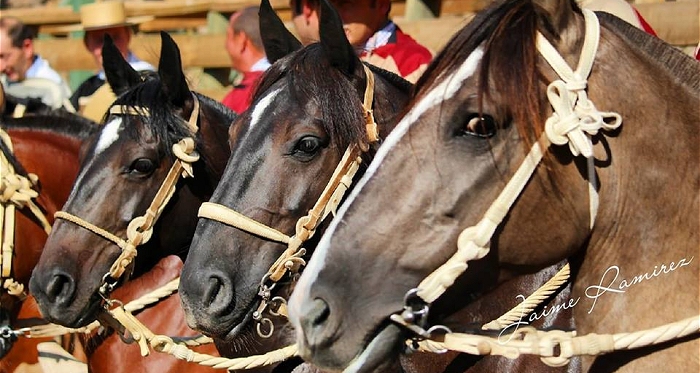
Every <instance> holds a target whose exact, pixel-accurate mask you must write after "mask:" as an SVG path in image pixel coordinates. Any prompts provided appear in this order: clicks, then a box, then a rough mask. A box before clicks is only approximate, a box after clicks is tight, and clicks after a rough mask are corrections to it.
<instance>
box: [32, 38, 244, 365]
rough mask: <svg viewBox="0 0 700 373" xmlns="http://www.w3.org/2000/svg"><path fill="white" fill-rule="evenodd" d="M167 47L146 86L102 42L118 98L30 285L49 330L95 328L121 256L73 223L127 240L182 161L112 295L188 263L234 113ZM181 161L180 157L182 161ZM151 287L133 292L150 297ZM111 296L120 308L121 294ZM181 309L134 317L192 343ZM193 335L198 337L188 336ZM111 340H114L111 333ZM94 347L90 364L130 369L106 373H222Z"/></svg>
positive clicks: (134, 351)
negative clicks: (105, 362) (192, 79)
mask: <svg viewBox="0 0 700 373" xmlns="http://www.w3.org/2000/svg"><path fill="white" fill-rule="evenodd" d="M161 38H162V49H161V50H162V52H161V56H160V64H159V66H160V70H159V71H158V74H157V76H148V77H142V76H140V75H139V74H138V73H137V72H136V71H134V70H133V69H132V68H131V67H130V66H129V64H128V63H126V61H124V59H123V57H122V56H121V54H120V53H119V51H118V50H117V48H116V47H115V46H114V44H113V42H112V41H111V39H108V40H106V41H105V45H104V49H103V56H104V61H105V73H106V75H107V80H108V82H109V84H110V85H111V87H112V88H113V89H114V90H115V93H117V94H118V98H117V99H116V101H115V102H114V103H113V104H112V106H111V109H110V110H109V111H108V113H107V114H106V116H105V120H104V123H105V124H104V125H103V126H102V127H101V128H100V131H99V132H98V133H97V134H96V136H95V138H94V141H92V142H91V143H90V144H88V145H89V146H88V148H87V150H86V154H85V157H84V159H83V161H82V163H81V168H80V173H79V175H78V177H77V179H76V181H75V183H74V184H73V189H72V192H71V194H70V197H69V198H68V201H67V202H66V204H65V205H64V207H63V213H62V214H61V215H59V217H61V219H59V220H57V221H56V223H55V224H54V228H53V231H52V232H51V235H50V236H49V238H48V241H47V243H46V246H45V248H44V252H43V253H42V255H41V258H40V260H39V263H38V265H37V267H36V270H35V271H34V273H33V276H32V278H31V281H30V290H31V293H32V295H33V296H34V297H35V298H36V300H37V303H38V305H39V308H40V310H41V313H42V314H43V315H44V317H45V318H46V319H48V320H49V321H51V322H55V323H57V324H61V325H64V326H69V327H81V326H84V325H87V324H89V323H90V322H92V321H93V320H95V318H96V315H97V314H98V313H99V312H98V311H100V310H101V309H102V299H101V297H102V296H104V297H108V296H110V294H109V293H110V291H109V290H107V291H105V292H101V294H100V295H98V292H100V289H99V288H100V287H101V286H102V284H103V279H104V278H106V276H105V274H106V273H111V271H110V266H111V265H112V263H113V262H114V261H115V259H116V258H117V257H118V256H119V255H120V248H119V247H118V246H117V244H115V242H111V241H109V240H107V239H105V238H104V237H103V236H100V235H97V234H95V233H93V231H91V230H88V229H86V228H85V227H86V223H83V224H81V225H79V224H78V223H75V221H74V219H73V218H75V217H78V218H79V219H81V220H82V221H83V222H85V221H86V222H89V223H88V224H91V225H93V226H96V227H101V229H104V230H105V231H108V232H110V233H111V234H112V235H114V236H117V237H126V236H127V226H128V224H129V222H130V221H131V220H132V219H134V218H135V217H137V216H140V215H141V214H143V213H144V211H146V209H147V208H148V207H149V204H150V203H151V201H152V200H153V199H154V196H155V195H156V194H157V191H158V189H159V187H160V186H161V184H163V182H164V179H165V178H166V174H167V173H168V170H169V169H170V168H171V166H172V165H173V163H175V162H176V159H178V160H179V159H185V160H190V161H192V163H191V165H192V169H191V170H187V167H184V169H185V171H186V172H191V173H192V175H193V176H194V177H191V178H186V179H183V178H180V179H179V180H178V179H175V181H177V184H176V185H175V191H174V194H173V196H172V199H171V201H170V202H169V203H168V204H167V205H165V206H164V208H163V209H162V211H157V212H156V215H157V214H158V213H160V217H159V218H158V219H157V220H156V223H155V226H154V227H153V235H152V237H151V238H150V240H149V241H148V242H147V243H145V244H143V245H141V246H138V257H137V258H134V260H133V261H132V262H131V264H129V265H128V267H127V268H126V271H125V274H124V275H123V276H121V277H118V278H113V277H112V278H110V281H111V282H110V287H113V286H117V287H118V285H120V284H122V283H123V282H124V281H126V280H127V277H128V278H129V279H138V278H139V277H140V276H142V275H144V274H145V273H147V272H148V271H150V270H152V269H153V268H154V265H155V264H156V263H157V262H159V261H160V260H161V259H163V258H165V257H168V256H170V255H177V256H179V257H180V260H184V258H185V257H186V254H187V249H188V248H189V244H190V240H191V237H192V235H193V233H194V229H195V225H196V223H197V217H196V213H195V212H196V209H197V207H198V206H199V205H200V204H201V203H202V202H203V201H205V200H207V199H208V198H209V197H210V195H211V193H212V192H213V190H214V187H215V186H216V183H217V182H218V180H219V178H220V176H221V173H222V171H223V168H224V165H225V162H226V159H228V155H229V148H228V144H227V142H226V140H227V137H226V133H227V130H228V127H229V124H230V123H231V122H232V121H233V120H234V119H235V114H234V113H233V112H231V111H230V110H228V109H227V108H226V107H224V106H223V105H221V104H220V103H218V102H216V101H214V100H212V99H210V98H207V97H205V96H202V95H200V94H197V93H193V92H190V90H189V88H188V86H187V82H186V81H185V77H184V74H183V72H182V66H181V60H180V53H179V50H178V47H177V45H176V44H175V43H174V41H173V40H172V38H171V37H170V36H169V35H167V34H165V33H161ZM188 119H189V122H188ZM183 138H194V146H195V151H196V152H197V153H198V154H199V159H198V160H195V159H196V157H194V154H192V153H190V156H187V155H182V154H179V153H178V151H179V150H181V148H176V149H173V145H174V144H178V143H179V142H180V141H181V140H182V139H183ZM186 142H187V141H185V143H186ZM190 150H191V149H190ZM176 153H177V154H178V155H179V156H180V157H182V158H176ZM179 175H180V173H179V172H178V173H176V174H175V176H176V177H177V176H179ZM149 211H151V210H150V209H149ZM72 217H73V218H72ZM168 279H170V278H168ZM139 281H140V282H143V281H141V280H139ZM147 283H151V285H154V284H153V283H152V282H147ZM129 284H130V285H129V286H132V287H133V286H135V285H133V284H132V283H129ZM155 287H156V286H153V287H152V288H144V289H137V290H140V292H144V291H151V290H155ZM110 290H111V289H110ZM114 296H115V297H117V299H119V298H118V296H119V295H118V294H117V293H115V294H114ZM134 296H135V294H134ZM127 300H128V299H124V302H126V301H127ZM180 309H181V307H180V301H179V298H178V296H177V294H175V295H173V296H171V297H170V298H168V299H167V300H165V301H163V302H160V303H158V304H156V305H155V306H152V307H151V308H149V309H148V310H146V311H144V312H143V313H141V314H138V315H137V318H139V320H141V321H142V322H143V323H144V324H145V325H146V326H150V327H151V328H152V330H153V331H154V332H156V333H158V334H164V335H169V336H187V335H184V334H183V333H185V331H188V329H187V325H186V323H185V321H184V315H183V314H182V311H181V310H180ZM188 333H189V335H193V334H195V332H194V331H192V330H189V332H188ZM111 338H112V339H116V340H117V341H118V337H117V336H116V335H114V334H112V337H111ZM98 342H99V339H91V342H87V343H86V348H87V350H88V351H87V353H88V359H89V360H92V361H95V360H94V359H92V356H96V354H101V355H100V356H105V357H109V356H112V357H113V358H114V357H115V356H116V357H118V359H119V360H120V361H123V362H126V363H127V364H112V366H107V367H106V368H105V369H107V370H108V371H110V372H116V371H123V372H135V371H136V372H151V371H163V372H178V371H188V372H189V371H192V372H195V371H197V372H199V371H202V372H204V371H206V372H214V371H216V370H215V369H212V368H207V367H203V366H197V365H194V364H191V363H187V362H184V361H181V360H177V359H176V358H175V357H172V356H169V355H165V354H159V353H152V354H151V356H148V357H147V358H141V356H140V352H139V348H138V347H137V346H136V345H125V344H122V347H124V348H121V349H119V351H121V352H120V353H118V354H115V353H108V352H104V351H108V350H109V349H110V348H111V347H107V346H105V345H104V343H98ZM118 342H119V341H118ZM101 351H102V352H101ZM111 351H113V350H111ZM199 352H207V353H209V354H213V353H215V352H216V350H215V347H214V346H213V345H209V346H207V347H206V350H205V351H202V350H199ZM242 353H245V351H244V352H242ZM154 354H155V355H154ZM100 360H102V359H100ZM91 365H92V362H91ZM93 369H95V368H93Z"/></svg>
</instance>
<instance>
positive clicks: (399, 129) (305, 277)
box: [289, 47, 484, 328]
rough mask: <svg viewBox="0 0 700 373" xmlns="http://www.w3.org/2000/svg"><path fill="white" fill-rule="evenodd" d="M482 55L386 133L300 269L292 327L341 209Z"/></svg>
mask: <svg viewBox="0 0 700 373" xmlns="http://www.w3.org/2000/svg"><path fill="white" fill-rule="evenodd" d="M483 55H484V50H483V48H481V47H479V48H477V49H476V50H474V52H473V53H472V54H471V55H469V57H468V58H467V59H466V60H465V61H464V63H463V64H462V66H460V68H459V69H458V70H457V71H455V72H453V73H452V74H450V76H448V77H447V78H446V79H445V80H443V81H442V82H441V83H440V84H438V85H437V86H436V87H435V88H433V89H432V90H431V91H430V92H429V93H428V94H427V95H425V96H424V97H423V99H421V100H420V101H419V102H418V103H417V104H416V105H415V106H414V107H413V108H412V109H411V110H410V111H409V112H408V114H406V115H405V116H404V117H403V118H402V119H401V121H400V122H399V124H398V125H397V126H396V128H394V130H393V131H392V132H391V133H390V134H389V136H387V138H386V140H385V141H384V143H383V144H382V146H381V147H379V149H378V150H377V154H376V155H375V157H374V159H373V160H372V163H370V165H369V167H368V168H367V171H366V172H365V174H364V175H363V176H362V178H361V179H360V181H358V183H357V186H355V188H354V189H353V190H352V193H350V195H349V196H348V198H347V200H346V201H345V203H343V204H342V206H340V209H339V210H338V213H337V214H336V216H335V218H333V220H332V221H331V224H330V225H329V227H328V229H327V230H326V232H325V233H324V234H323V236H322V238H321V240H320V242H319V243H318V245H317V246H316V250H314V254H313V255H312V256H311V260H310V261H309V263H308V265H307V266H306V268H305V269H304V272H303V274H302V276H301V278H300V279H299V281H298V282H297V285H296V287H295V288H294V292H293V294H292V299H290V300H291V302H290V304H289V305H290V307H289V315H290V320H291V321H292V322H293V324H294V326H295V327H297V328H299V325H298V324H295V322H296V317H293V315H294V314H295V313H297V312H298V311H299V309H298V308H297V307H298V306H300V305H301V299H305V298H308V297H309V294H310V290H311V286H312V285H313V283H314V282H315V281H316V278H317V277H318V273H319V272H320V270H321V269H322V268H323V267H324V266H325V261H326V256H327V253H328V250H329V248H330V241H331V236H332V235H333V232H334V231H335V229H336V228H337V227H338V224H339V223H340V222H341V221H342V220H343V218H344V215H345V212H346V211H347V210H348V207H349V206H350V204H351V203H352V202H353V201H354V200H355V198H356V197H357V195H358V194H359V193H360V191H361V190H362V188H363V187H364V186H365V185H366V184H367V182H368V181H369V179H370V178H371V177H372V176H373V175H374V173H375V172H376V171H377V169H378V168H379V165H380V164H381V163H382V162H383V161H384V159H385V158H386V156H387V155H388V154H389V152H390V151H391V149H392V148H393V147H394V146H396V144H397V143H398V142H399V141H400V140H401V138H403V136H404V135H405V134H406V133H407V132H408V129H409V128H410V127H411V125H413V123H415V122H416V121H417V120H418V118H420V117H421V115H423V114H424V113H425V112H426V111H428V109H430V108H432V107H434V106H436V105H438V104H440V103H442V102H443V101H445V100H448V99H450V98H452V97H454V95H455V94H457V92H458V91H459V88H461V86H462V83H463V82H464V81H465V80H466V79H467V78H469V77H471V76H472V75H474V72H475V71H476V68H477V66H478V65H479V63H480V62H481V58H482V57H483Z"/></svg>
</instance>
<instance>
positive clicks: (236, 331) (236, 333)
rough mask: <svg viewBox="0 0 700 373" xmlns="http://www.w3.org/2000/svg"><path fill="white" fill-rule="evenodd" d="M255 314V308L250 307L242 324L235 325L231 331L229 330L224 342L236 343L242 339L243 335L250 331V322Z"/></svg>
mask: <svg viewBox="0 0 700 373" xmlns="http://www.w3.org/2000/svg"><path fill="white" fill-rule="evenodd" d="M254 312H255V308H253V307H250V308H249V309H248V312H247V313H246V314H245V316H243V319H242V320H241V321H240V322H238V323H236V324H234V326H233V327H232V328H231V330H229V331H228V333H226V335H225V336H224V341H234V340H236V339H238V338H240V337H241V335H242V334H243V333H245V332H246V331H248V330H250V322H251V320H253V313H254Z"/></svg>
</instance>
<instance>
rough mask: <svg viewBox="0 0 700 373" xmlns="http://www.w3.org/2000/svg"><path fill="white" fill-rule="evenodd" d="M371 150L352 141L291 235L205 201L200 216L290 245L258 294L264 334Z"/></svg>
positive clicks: (370, 124)
mask: <svg viewBox="0 0 700 373" xmlns="http://www.w3.org/2000/svg"><path fill="white" fill-rule="evenodd" d="M362 67H363V68H364V72H365V75H366V76H367V85H366V86H365V93H364V100H363V102H362V107H363V109H364V118H365V125H366V131H367V135H368V139H369V142H370V143H374V142H376V141H378V140H379V135H378V132H377V123H376V122H375V120H374V113H373V110H372V105H373V99H374V75H373V73H372V71H371V70H370V69H369V68H368V67H367V66H366V65H364V64H363V65H362ZM368 149H369V144H351V145H350V146H348V148H347V149H346V150H345V153H344V154H343V157H342V159H341V160H340V162H339V163H338V166H336V168H335V171H333V175H332V176H331V178H330V180H329V181H328V184H326V187H325V188H324V190H323V192H322V193H321V195H320V197H319V198H318V200H317V201H316V203H315V204H314V207H313V208H311V210H309V212H308V214H307V215H306V216H303V217H301V218H300V219H299V220H297V223H296V230H295V233H294V235H293V236H291V237H290V236H288V235H286V234H284V233H282V232H280V231H278V230H276V229H274V228H272V227H269V226H267V225H265V224H263V223H260V222H258V221H256V220H254V219H252V218H249V217H247V216H245V215H243V214H241V213H239V212H237V211H235V210H233V209H231V208H229V207H227V206H223V205H221V204H218V203H213V202H204V203H202V206H201V207H200V208H199V217H200V218H206V219H211V220H215V221H218V222H220V223H223V224H226V225H229V226H232V227H235V228H238V229H240V230H242V231H245V232H248V233H250V234H253V235H255V236H259V237H262V238H265V239H267V240H270V241H274V242H279V243H281V244H285V245H287V249H286V250H285V251H284V253H282V255H281V256H280V257H279V258H277V260H276V261H275V262H274V263H273V264H272V266H271V267H270V269H269V270H268V271H267V274H265V276H264V277H263V278H262V280H261V281H260V288H259V291H258V295H259V296H260V298H261V301H260V304H259V305H258V308H257V309H256V311H255V312H254V313H253V320H255V322H256V323H257V327H256V328H257V332H258V334H259V335H260V336H261V337H263V338H268V337H270V336H271V335H272V333H273V332H274V326H273V323H272V320H270V319H269V318H267V317H263V313H264V312H265V311H266V310H267V311H268V312H270V314H271V315H273V316H280V315H281V316H284V317H286V314H287V312H286V300H285V299H284V298H283V297H280V296H276V297H272V291H273V290H274V288H275V286H276V285H277V282H279V281H280V280H281V279H282V277H283V276H284V275H285V274H286V273H287V272H289V273H290V275H294V274H298V272H299V271H300V268H301V267H302V266H304V265H305V264H306V261H305V260H304V258H303V257H304V255H305V254H306V249H304V248H302V247H301V246H302V245H303V244H304V242H306V241H307V240H309V239H310V238H311V237H312V236H313V235H314V233H315V232H316V228H318V225H319V224H320V223H321V222H322V221H323V220H324V219H325V218H326V217H327V216H328V215H329V214H330V213H333V214H334V215H335V211H336V209H337V207H338V205H339V204H340V201H341V200H342V198H343V195H344V194H345V192H346V191H347V190H348V188H349V187H350V185H351V184H352V179H353V177H354V176H355V173H356V172H357V170H358V168H359V166H360V164H361V163H362V158H361V154H362V153H363V152H365V151H367V150H368ZM263 328H265V329H266V331H265V330H263Z"/></svg>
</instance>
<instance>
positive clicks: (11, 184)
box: [0, 129, 51, 298]
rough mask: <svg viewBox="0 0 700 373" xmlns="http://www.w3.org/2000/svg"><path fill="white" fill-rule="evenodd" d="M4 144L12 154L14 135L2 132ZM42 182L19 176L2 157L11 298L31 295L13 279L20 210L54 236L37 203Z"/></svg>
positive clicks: (5, 282)
mask: <svg viewBox="0 0 700 373" xmlns="http://www.w3.org/2000/svg"><path fill="white" fill-rule="evenodd" d="M0 141H3V142H4V143H5V144H6V145H7V148H8V149H9V150H10V151H12V150H13V149H12V139H11V138H10V135H9V134H8V133H7V132H5V131H4V130H2V129H0ZM38 182H39V178H38V177H37V176H36V175H35V174H29V175H28V177H24V176H22V175H18V174H17V173H16V172H15V169H14V168H13V167H12V164H11V163H10V161H9V160H8V159H7V158H6V157H5V156H4V154H3V155H2V156H0V233H1V235H0V246H1V247H2V251H1V252H0V281H2V287H3V288H4V289H6V290H7V292H8V293H9V294H10V295H13V296H16V297H20V298H24V297H26V295H27V294H26V292H25V291H24V285H23V284H21V283H19V282H17V281H16V280H15V279H14V278H12V257H13V256H14V246H15V211H16V208H17V207H19V208H25V207H26V208H28V209H29V211H30V212H31V213H32V214H33V215H34V217H36V218H37V220H38V221H39V224H41V226H42V228H44V232H46V234H49V233H51V224H49V221H48V219H47V218H46V216H45V215H44V213H43V212H42V211H41V208H39V206H38V205H37V204H36V203H35V202H34V199H36V198H37V197H38V196H39V193H38V192H37V191H36V190H35V188H36V186H37V184H38Z"/></svg>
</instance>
